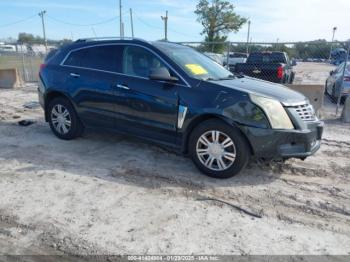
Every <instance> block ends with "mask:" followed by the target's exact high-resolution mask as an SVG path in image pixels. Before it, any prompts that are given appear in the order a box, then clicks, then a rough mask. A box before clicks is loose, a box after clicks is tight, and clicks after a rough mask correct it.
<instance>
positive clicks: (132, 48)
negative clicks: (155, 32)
mask: <svg viewBox="0 0 350 262" xmlns="http://www.w3.org/2000/svg"><path fill="white" fill-rule="evenodd" d="M156 67H166V65H165V64H164V63H163V62H162V60H161V59H160V58H159V57H158V56H157V55H155V54H154V53H152V52H151V51H150V50H148V49H145V48H143V47H141V46H136V45H126V46H124V50H123V55H122V77H121V78H120V79H119V82H118V83H117V89H116V94H117V96H118V103H117V104H116V107H115V108H116V113H117V114H119V116H120V122H119V124H121V125H123V127H122V128H127V130H128V131H129V132H132V133H135V134H136V135H140V136H143V137H148V138H150V139H155V140H158V141H162V142H165V143H174V142H175V139H176V125H177V115H178V86H177V85H176V84H174V83H165V82H161V81H155V80H150V79H149V74H150V71H151V69H152V68H156ZM117 125H118V121H117Z"/></svg>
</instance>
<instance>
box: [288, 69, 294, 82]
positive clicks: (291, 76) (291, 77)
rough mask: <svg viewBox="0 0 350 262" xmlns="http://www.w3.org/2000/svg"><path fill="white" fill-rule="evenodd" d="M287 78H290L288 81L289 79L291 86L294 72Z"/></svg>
mask: <svg viewBox="0 0 350 262" xmlns="http://www.w3.org/2000/svg"><path fill="white" fill-rule="evenodd" d="M289 78H290V79H289V84H293V82H294V78H295V73H294V72H291V73H290V77H289Z"/></svg>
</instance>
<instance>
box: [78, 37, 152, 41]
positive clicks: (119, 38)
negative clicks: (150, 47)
mask: <svg viewBox="0 0 350 262" xmlns="http://www.w3.org/2000/svg"><path fill="white" fill-rule="evenodd" d="M108 40H138V41H142V42H147V41H146V40H144V39H141V38H136V37H118V36H116V37H91V38H79V39H78V40H76V41H75V42H92V41H108Z"/></svg>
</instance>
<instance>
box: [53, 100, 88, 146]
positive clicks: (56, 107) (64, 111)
mask: <svg viewBox="0 0 350 262" xmlns="http://www.w3.org/2000/svg"><path fill="white" fill-rule="evenodd" d="M47 110H48V111H47V114H48V122H49V125H50V128H51V130H52V132H53V133H54V134H55V135H56V136H57V137H58V138H60V139H63V140H72V139H74V138H77V137H80V136H81V135H82V134H83V131H84V126H83V124H82V123H81V121H80V119H79V117H78V115H77V113H76V111H75V109H74V107H73V105H72V104H71V103H70V102H69V101H68V100H67V99H66V98H64V97H57V98H54V99H53V100H52V101H51V102H50V103H49V105H48V107H47ZM63 123H64V126H65V128H64V127H63ZM69 123H70V124H69Z"/></svg>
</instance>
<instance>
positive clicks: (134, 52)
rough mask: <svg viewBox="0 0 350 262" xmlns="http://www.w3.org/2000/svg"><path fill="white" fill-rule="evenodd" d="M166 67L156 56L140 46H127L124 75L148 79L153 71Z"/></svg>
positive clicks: (124, 53) (124, 55)
mask: <svg viewBox="0 0 350 262" xmlns="http://www.w3.org/2000/svg"><path fill="white" fill-rule="evenodd" d="M161 67H165V68H166V66H165V65H164V64H163V62H162V61H160V60H159V59H158V58H157V57H156V56H155V55H154V54H152V53H151V52H149V51H148V50H146V49H144V48H142V47H139V46H126V47H125V48H124V52H123V74H126V75H130V76H138V77H144V78H148V77H149V75H150V72H151V70H152V69H156V68H161Z"/></svg>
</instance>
